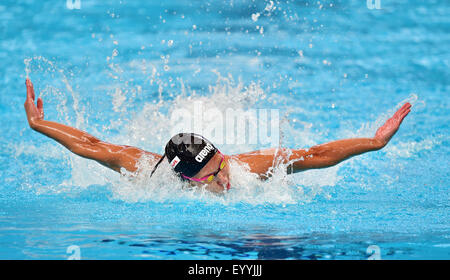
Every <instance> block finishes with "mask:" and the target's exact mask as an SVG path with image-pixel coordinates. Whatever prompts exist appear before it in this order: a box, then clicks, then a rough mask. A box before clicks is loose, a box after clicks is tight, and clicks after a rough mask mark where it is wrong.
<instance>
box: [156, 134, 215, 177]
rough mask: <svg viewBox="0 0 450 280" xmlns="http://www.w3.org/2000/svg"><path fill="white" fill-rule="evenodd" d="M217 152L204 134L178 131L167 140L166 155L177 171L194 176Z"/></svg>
mask: <svg viewBox="0 0 450 280" xmlns="http://www.w3.org/2000/svg"><path fill="white" fill-rule="evenodd" d="M216 152H217V148H216V147H214V145H213V144H212V143H211V142H210V141H208V140H207V139H206V138H204V137H203V136H201V135H198V134H195V133H178V134H177V135H175V136H173V137H172V138H171V139H170V140H169V142H167V144H166V149H165V156H166V157H167V159H168V160H169V163H170V166H172V168H173V169H174V170H175V172H177V173H178V174H180V175H181V174H183V175H185V176H188V177H194V176H195V174H197V173H198V172H199V171H200V170H201V169H202V168H203V167H204V166H205V165H206V164H207V163H208V161H209V160H210V159H211V158H212V157H213V156H214V155H215V154H216Z"/></svg>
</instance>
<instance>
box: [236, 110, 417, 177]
mask: <svg viewBox="0 0 450 280" xmlns="http://www.w3.org/2000/svg"><path fill="white" fill-rule="evenodd" d="M410 111H411V104H409V103H405V104H404V105H403V106H402V107H401V108H400V109H399V110H398V111H397V112H396V113H395V114H394V115H393V116H392V117H391V118H390V119H388V120H387V121H386V123H385V124H384V125H383V126H381V127H380V128H379V129H378V130H377V131H376V133H375V136H374V137H373V138H353V139H344V140H337V141H333V142H329V143H326V144H321V145H317V146H313V147H311V148H310V149H268V150H263V151H257V152H252V153H246V154H240V155H236V157H237V158H238V159H239V160H241V161H243V162H245V163H247V164H248V165H249V167H250V170H251V171H252V172H254V173H258V174H259V175H260V176H261V177H263V178H264V177H267V176H266V175H265V174H266V173H267V171H269V170H270V168H271V167H273V166H274V165H276V164H277V161H278V163H284V164H287V163H289V165H288V167H287V168H288V170H287V171H288V172H289V173H296V172H300V171H304V170H308V169H316V168H325V167H330V166H333V165H336V164H338V163H340V162H342V161H344V160H346V159H349V158H351V157H353V156H356V155H360V154H363V153H366V152H370V151H376V150H379V149H381V148H383V147H384V146H386V145H387V143H388V142H389V140H390V139H391V138H392V136H394V134H395V133H396V132H397V130H398V128H399V127H400V124H401V123H402V121H403V119H404V118H405V117H406V116H407V115H408V113H409V112H410Z"/></svg>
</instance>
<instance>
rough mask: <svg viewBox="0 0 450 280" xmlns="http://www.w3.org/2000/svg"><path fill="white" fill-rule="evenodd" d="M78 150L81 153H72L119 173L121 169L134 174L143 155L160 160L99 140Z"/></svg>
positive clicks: (155, 155) (157, 157) (87, 143)
mask: <svg viewBox="0 0 450 280" xmlns="http://www.w3.org/2000/svg"><path fill="white" fill-rule="evenodd" d="M95 139H96V138H95ZM79 149H80V150H82V152H81V153H77V151H73V152H74V153H76V154H78V155H80V156H82V157H84V158H88V159H92V160H95V161H97V162H98V163H100V164H102V165H104V166H106V167H108V168H111V169H113V170H114V171H117V172H120V169H121V168H125V169H126V170H128V171H130V172H135V171H136V170H137V163H138V161H139V160H140V158H141V157H142V156H143V155H150V156H152V157H154V158H155V159H156V160H159V158H161V156H160V155H158V154H154V153H150V152H147V151H144V150H142V149H139V148H136V147H132V146H126V145H115V144H111V143H107V142H103V141H100V140H98V141H95V140H94V141H93V139H90V141H86V143H83V144H81V147H79Z"/></svg>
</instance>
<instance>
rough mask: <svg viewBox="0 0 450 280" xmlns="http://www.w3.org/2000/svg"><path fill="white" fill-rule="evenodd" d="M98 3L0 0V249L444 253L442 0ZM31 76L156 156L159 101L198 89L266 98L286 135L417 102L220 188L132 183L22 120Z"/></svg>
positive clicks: (163, 117) (8, 255) (352, 255)
mask: <svg viewBox="0 0 450 280" xmlns="http://www.w3.org/2000/svg"><path fill="white" fill-rule="evenodd" d="M103 2H104V1H94V0H81V9H68V8H67V6H66V1H65V0H58V1H5V0H3V1H1V2H0V92H1V94H0V116H1V120H2V125H1V126H0V131H1V134H0V145H1V149H0V164H1V173H0V259H67V258H69V257H71V256H72V257H73V251H70V250H69V251H68V248H69V246H71V245H75V246H78V248H79V252H80V254H81V255H80V257H81V258H82V259H367V258H369V257H370V256H372V257H375V258H381V259H449V258H450V228H449V221H450V219H449V217H450V215H449V210H450V209H449V206H450V203H449V192H448V191H449V183H450V182H449V179H450V176H449V156H450V149H449V140H450V138H449V135H450V128H449V123H450V119H449V109H450V102H449V101H450V98H449V90H450V83H449V81H450V77H449V66H450V62H449V58H450V55H449V49H450V48H449V45H450V17H449V14H450V3H449V2H448V1H445V0H442V1H406V0H404V1H392V0H381V9H369V8H368V7H367V4H366V1H356V0H355V1H344V0H342V1H322V0H321V1H273V2H272V1H248V0H245V1H244V0H234V1H193V0H189V1H153V2H154V3H153V4H151V3H147V2H150V1H125V0H123V1H108V2H110V3H108V4H105V3H103ZM144 2H145V3H144ZM160 2H161V3H160ZM27 76H29V77H30V79H31V80H32V81H33V82H34V85H35V89H36V92H37V94H38V95H40V96H41V97H43V99H44V109H45V114H46V119H48V120H53V121H58V122H62V123H65V124H68V125H71V126H76V127H78V128H80V129H83V130H86V131H88V132H89V133H92V134H93V135H95V136H97V137H99V138H101V139H103V140H105V141H110V142H113V143H118V144H128V145H135V146H139V147H141V148H143V149H146V150H149V151H153V152H157V153H162V148H163V146H164V144H165V142H166V141H167V140H168V138H169V137H170V125H169V124H170V122H169V120H170V113H171V112H172V110H173V109H174V108H184V109H187V110H189V108H190V107H192V104H194V103H195V102H200V101H201V102H203V103H202V104H204V105H205V106H208V107H217V108H219V109H220V110H225V109H226V108H240V109H242V110H250V109H255V108H265V109H278V110H279V112H280V119H281V124H280V129H281V136H282V141H281V142H282V145H283V146H285V147H291V148H295V147H298V148H301V147H310V146H312V145H314V144H319V143H323V142H327V141H332V140H335V139H339V138H348V137H359V136H360V137H363V136H371V135H372V134H373V133H374V132H375V130H376V128H377V125H380V124H381V123H382V122H383V121H384V120H386V118H387V117H388V116H389V114H392V112H394V111H395V109H396V108H398V106H399V105H400V104H401V103H402V102H405V101H410V102H411V103H412V104H413V108H412V112H411V113H410V115H409V116H408V117H407V118H406V119H405V121H404V123H403V124H402V127H401V128H400V130H399V131H398V133H397V134H396V136H395V137H394V138H393V140H392V141H391V143H389V145H388V146H387V147H385V148H384V149H383V150H381V151H377V152H373V153H368V154H364V155H362V156H359V157H356V158H353V159H351V160H349V161H346V162H344V163H342V164H340V165H338V166H336V167H333V168H329V169H324V170H314V171H308V172H304V173H299V174H295V175H290V176H287V177H286V176H283V175H277V176H274V178H273V179H272V180H270V181H269V182H266V183H257V182H256V183H255V182H254V181H252V180H247V178H246V175H245V174H239V177H240V178H238V179H240V180H241V181H240V182H241V183H239V184H238V183H236V184H235V186H234V188H233V189H232V190H231V191H230V192H229V193H228V194H227V195H225V196H223V197H216V196H214V195H211V194H207V193H201V192H194V193H192V192H191V191H188V190H181V189H180V188H179V186H178V185H177V184H175V183H174V182H172V181H170V180H168V181H166V182H158V183H157V184H155V183H154V182H153V183H149V182H147V181H145V180H143V181H140V182H129V181H127V180H126V179H124V178H120V176H119V175H118V174H116V173H114V172H113V171H110V170H107V169H106V168H104V167H102V166H100V165H98V164H97V163H95V162H90V161H88V160H85V159H80V158H78V157H76V156H74V155H72V154H70V153H69V152H68V151H66V150H65V149H64V148H62V147H61V146H59V145H58V144H57V143H55V142H53V141H51V140H50V139H47V138H45V137H44V136H42V135H40V134H38V133H36V132H34V131H32V130H31V129H29V128H28V127H27V122H26V118H25V113H24V110H23V102H24V101H25V86H24V81H25V78H26V77H27ZM218 146H219V148H220V149H221V150H222V151H223V152H225V153H239V152H246V151H249V150H251V149H258V148H264V147H266V146H265V145H263V144H255V145H253V144H243V145H228V144H218ZM161 172H164V171H161ZM160 175H161V174H160ZM160 177H161V176H160ZM169 177H170V176H169ZM237 181H239V180H237ZM369 246H372V247H369ZM370 248H375V250H371V249H370Z"/></svg>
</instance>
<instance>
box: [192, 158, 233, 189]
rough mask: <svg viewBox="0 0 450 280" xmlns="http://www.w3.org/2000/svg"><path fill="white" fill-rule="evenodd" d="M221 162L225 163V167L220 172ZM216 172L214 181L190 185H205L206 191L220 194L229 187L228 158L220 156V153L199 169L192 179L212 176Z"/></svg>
mask: <svg viewBox="0 0 450 280" xmlns="http://www.w3.org/2000/svg"><path fill="white" fill-rule="evenodd" d="M222 160H223V162H225V166H224V167H223V169H222V170H220V165H221V162H222ZM219 170H220V171H219ZM217 171H219V173H217V175H216V176H215V177H214V179H213V180H212V181H211V182H209V183H208V182H207V180H205V181H203V182H195V181H191V183H193V184H194V185H196V186H199V187H203V186H205V185H206V189H207V190H209V191H213V192H217V193H222V192H224V191H225V190H227V189H229V187H230V169H229V166H228V157H227V156H225V155H223V154H221V153H220V152H217V153H216V154H215V155H214V156H213V157H212V158H211V159H210V160H209V161H208V163H207V164H206V165H205V166H203V168H202V169H200V171H199V172H198V173H197V174H196V175H195V176H194V178H197V179H200V178H203V177H206V176H208V175H210V174H214V173H216V172H217Z"/></svg>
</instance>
